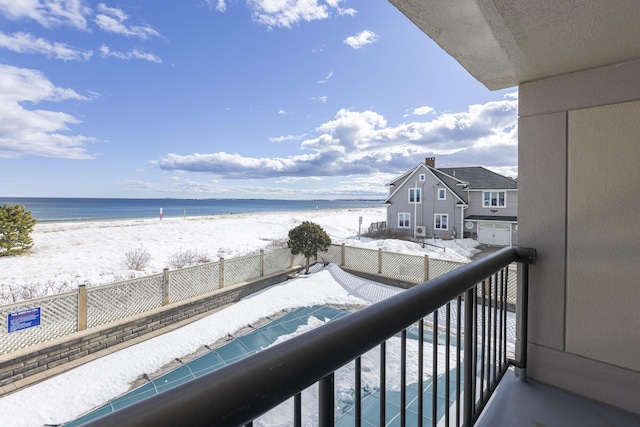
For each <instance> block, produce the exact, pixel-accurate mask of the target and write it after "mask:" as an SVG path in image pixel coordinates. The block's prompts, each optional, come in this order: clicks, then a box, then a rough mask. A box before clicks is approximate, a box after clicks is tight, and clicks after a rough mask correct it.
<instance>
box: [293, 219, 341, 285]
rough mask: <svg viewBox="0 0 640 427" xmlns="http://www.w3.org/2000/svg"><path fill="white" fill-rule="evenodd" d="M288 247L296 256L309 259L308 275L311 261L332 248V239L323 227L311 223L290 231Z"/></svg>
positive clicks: (304, 223) (307, 222) (305, 222)
mask: <svg viewBox="0 0 640 427" xmlns="http://www.w3.org/2000/svg"><path fill="white" fill-rule="evenodd" d="M287 245H288V246H289V248H290V249H291V253H292V254H294V255H298V254H302V255H304V257H305V258H306V259H307V269H306V274H309V259H310V258H311V257H317V256H318V252H326V251H328V250H329V246H331V238H330V237H329V235H328V234H327V233H326V232H325V231H324V229H323V228H322V227H320V226H319V225H318V224H315V223H313V222H310V221H304V222H303V223H302V224H300V225H299V226H297V227H295V228H292V229H291V230H289V241H288V242H287Z"/></svg>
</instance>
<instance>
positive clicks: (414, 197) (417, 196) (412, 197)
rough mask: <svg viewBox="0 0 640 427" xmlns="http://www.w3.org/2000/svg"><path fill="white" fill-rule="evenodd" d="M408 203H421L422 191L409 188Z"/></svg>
mask: <svg viewBox="0 0 640 427" xmlns="http://www.w3.org/2000/svg"><path fill="white" fill-rule="evenodd" d="M409 203H422V189H421V188H410V189H409Z"/></svg>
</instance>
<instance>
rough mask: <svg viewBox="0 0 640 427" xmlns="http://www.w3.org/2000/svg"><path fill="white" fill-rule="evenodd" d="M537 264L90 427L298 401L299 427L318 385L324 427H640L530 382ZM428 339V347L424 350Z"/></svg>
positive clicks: (420, 296) (456, 287) (243, 411)
mask: <svg viewBox="0 0 640 427" xmlns="http://www.w3.org/2000/svg"><path fill="white" fill-rule="evenodd" d="M535 258H536V255H535V250H533V249H522V248H515V247H507V248H504V249H501V250H499V251H497V252H495V253H494V254H492V255H490V256H488V257H486V258H483V259H481V260H478V261H476V262H474V263H472V264H469V265H466V266H464V267H461V268H460V269H458V270H455V271H452V272H450V273H448V274H445V275H443V276H440V277H438V278H435V279H433V280H430V281H429V282H425V283H423V284H421V285H418V286H416V287H414V288H411V289H409V290H407V291H405V292H402V293H400V294H398V295H396V296H393V297H391V298H389V299H387V300H384V301H382V302H380V303H377V304H374V305H372V306H369V307H367V308H364V309H362V310H359V311H357V312H354V313H351V314H349V315H347V316H344V317H341V318H339V319H336V320H334V321H332V322H330V323H328V324H326V325H324V326H322V327H319V328H317V329H314V330H312V331H310V332H308V333H305V334H303V335H300V336H297V337H295V338H292V339H290V340H289V341H286V342H284V343H281V344H279V345H276V346H273V347H270V348H267V349H266V350H263V351H262V352H260V353H257V354H255V355H253V356H249V357H247V358H246V359H243V360H240V361H238V362H236V363H234V364H231V365H228V366H225V367H223V368H221V369H219V370H217V371H214V372H211V373H209V374H205V375H203V376H202V377H199V378H197V379H194V380H192V381H190V382H188V383H185V384H182V385H180V386H177V387H176V388H173V389H171V390H168V391H166V392H163V393H161V394H158V395H156V396H153V397H150V398H148V399H146V400H143V401H140V402H139V403H137V404H134V405H132V406H129V407H126V408H123V409H121V410H119V411H117V412H114V413H111V414H109V415H106V416H104V417H102V418H99V419H97V420H95V421H93V422H91V423H89V424H87V425H91V426H106V425H119V426H143V425H144V426H146V425H156V426H159V425H191V426H197V425H202V426H205V425H229V426H237V425H252V423H253V421H254V420H256V419H257V418H259V417H260V416H261V415H262V414H264V413H265V412H267V411H269V410H270V409H272V408H274V407H276V406H277V405H279V404H280V403H282V402H284V401H287V400H289V399H292V402H290V403H289V404H290V405H291V407H292V408H293V410H292V411H291V412H292V414H291V419H290V420H288V421H286V423H287V425H295V426H300V425H302V411H303V405H302V400H303V397H302V391H303V390H305V389H307V388H308V387H309V386H312V385H315V384H317V399H316V402H314V409H313V411H314V412H317V424H318V425H320V426H333V425H340V426H345V425H356V426H359V425H363V426H371V425H383V424H384V425H400V426H404V425H410V426H413V425H417V426H422V425H432V426H438V425H439V426H449V425H455V426H461V425H464V426H471V425H479V426H502V425H504V426H518V425H525V426H527V425H533V426H535V425H545V426H549V425H558V426H566V425H581V426H600V425H608V426H610V425H613V426H631V425H640V419H639V418H637V417H635V416H633V415H630V414H627V413H624V412H620V411H616V410H614V409H612V408H610V407H606V406H604V405H600V404H598V403H595V402H591V401H587V400H585V399H582V398H578V397H576V396H573V395H570V394H568V393H565V392H562V391H560V390H557V389H554V388H551V387H548V386H545V385H543V384H540V383H537V382H526V381H525V378H526V365H527V358H526V355H527V348H526V343H527V338H526V332H527V319H528V314H527V295H528V276H529V273H528V271H529V265H531V264H534V263H535ZM513 262H517V263H519V264H520V273H519V274H520V277H519V286H520V300H519V302H518V313H517V319H519V320H520V321H519V322H518V323H517V330H518V334H517V336H518V339H517V340H516V341H515V343H513V341H510V340H509V339H508V336H507V325H508V323H509V322H508V321H507V316H508V315H510V316H511V315H512V314H510V313H508V305H507V302H506V301H507V299H506V297H507V286H508V283H507V281H508V276H509V275H508V274H507V268H508V266H509V265H510V264H511V263H513ZM458 308H459V309H458ZM440 319H444V320H443V321H442V320H440ZM534 320H535V319H534ZM390 339H394V340H395V342H396V343H397V342H399V343H400V344H399V348H400V364H399V372H392V371H391V370H389V369H388V368H387V369H380V370H379V377H380V379H379V386H378V387H376V388H375V390H370V389H365V388H364V387H363V386H362V373H363V371H364V370H363V368H362V367H363V363H362V361H363V355H365V354H366V353H368V352H369V353H368V354H369V357H370V355H371V352H372V351H373V354H374V355H375V356H376V357H378V358H379V359H378V360H379V366H383V367H384V366H388V365H387V363H386V358H387V354H388V351H387V343H388V342H389V341H390ZM409 341H411V342H412V343H413V344H415V343H418V345H417V352H418V355H417V358H416V361H415V364H414V362H409V361H408V360H410V359H411V358H409V357H408V356H407V354H408V351H407V348H408V346H409V344H408V343H409ZM427 343H431V344H433V345H431V344H430V345H431V348H432V351H428V352H425V347H426V348H428V346H426V345H425V344H427ZM439 350H440V351H439ZM443 354H444V355H448V357H447V356H443ZM439 358H440V360H438V359H439ZM442 359H444V360H442ZM345 365H349V366H351V367H353V369H352V370H353V379H352V384H353V385H352V388H351V390H352V393H353V395H352V398H351V403H350V404H349V405H347V406H346V407H345V406H344V405H342V404H341V405H340V406H341V407H340V409H339V410H338V411H337V410H336V406H337V404H338V403H337V401H336V390H335V387H334V385H335V378H336V371H338V370H339V369H340V368H342V367H344V366H345ZM416 365H417V366H416ZM443 366H444V367H443ZM515 369H517V370H518V372H519V375H520V378H516V377H515V376H514V370H515ZM409 371H411V372H412V373H417V375H413V374H411V375H410V374H409V373H408V372H409ZM576 375H579V372H578V373H576ZM410 377H411V379H410V380H408V379H409V378H410ZM389 384H392V387H391V388H390V387H389ZM418 390H422V391H423V392H421V393H418V392H417V391H418ZM391 400H393V404H390V401H391ZM380 402H386V403H387V404H385V405H382V404H380ZM304 408H305V409H304V410H306V409H307V406H305V407H304Z"/></svg>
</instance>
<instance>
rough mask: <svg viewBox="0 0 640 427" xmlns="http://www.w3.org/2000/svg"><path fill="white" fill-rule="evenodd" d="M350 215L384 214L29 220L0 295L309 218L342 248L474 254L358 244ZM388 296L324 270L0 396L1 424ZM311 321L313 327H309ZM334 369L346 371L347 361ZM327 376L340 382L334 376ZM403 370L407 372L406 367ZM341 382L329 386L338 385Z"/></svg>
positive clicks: (163, 258) (66, 406)
mask: <svg viewBox="0 0 640 427" xmlns="http://www.w3.org/2000/svg"><path fill="white" fill-rule="evenodd" d="M360 216H362V217H363V224H368V223H370V222H376V221H382V220H384V217H385V211H384V208H370V209H349V210H331V211H309V212H275V213H262V214H234V215H220V216H215V217H200V218H188V219H186V220H185V219H178V218H167V219H163V220H162V221H160V220H125V221H94V222H81V223H43V224H38V225H36V228H35V230H34V233H33V240H34V243H35V245H34V249H33V251H32V252H31V253H30V254H28V255H25V256H21V257H2V258H0V284H1V285H2V286H3V291H4V292H6V290H7V288H8V287H10V286H14V287H20V286H22V287H28V288H35V289H38V288H45V289H46V291H47V292H50V291H51V290H52V289H54V288H56V287H62V286H67V285H69V286H71V287H72V288H73V287H75V286H77V285H78V284H90V285H97V284H102V283H109V282H112V281H115V280H117V279H121V278H123V277H130V276H131V275H137V276H140V275H146V274H152V273H156V272H159V271H161V270H162V268H164V267H165V266H166V262H167V259H168V258H169V257H170V256H171V255H172V254H174V253H175V251H176V250H178V249H180V248H183V249H190V250H199V251H207V252H208V253H209V254H211V257H212V259H213V260H215V259H217V258H218V256H224V257H225V258H232V257H236V256H242V255H245V254H249V253H255V252H256V251H259V250H260V249H266V250H268V248H269V247H272V245H273V244H274V242H279V241H280V242H281V241H284V239H286V236H287V232H288V230H289V229H291V228H293V227H295V226H296V225H298V224H300V223H301V222H302V221H313V222H316V223H318V224H319V225H320V226H322V227H323V228H324V229H325V231H327V233H328V234H329V235H330V236H331V238H332V240H333V242H334V243H338V244H340V243H342V242H345V243H346V244H348V245H350V246H359V247H365V248H371V249H378V248H382V249H383V250H385V251H391V252H400V253H410V254H420V255H424V254H428V255H430V256H432V257H434V258H442V259H450V260H456V261H466V260H468V257H469V256H470V255H471V254H472V253H473V251H474V249H473V247H474V246H475V242H474V241H468V240H464V241H462V242H460V241H438V243H437V244H438V246H441V247H434V246H429V245H427V246H426V247H425V248H422V246H421V245H419V244H415V243H411V242H405V241H399V240H381V241H376V240H371V239H365V238H362V239H361V240H359V239H358V236H357V234H358V217H360ZM140 246H143V247H144V248H146V250H148V252H149V253H150V254H151V261H150V262H149V264H148V266H147V267H146V268H145V269H144V271H141V272H133V271H130V270H127V269H126V267H124V266H123V257H124V253H125V252H126V251H127V250H130V249H132V248H136V247H140ZM443 248H446V249H443ZM52 284H53V286H52ZM397 292H399V291H398V290H396V289H394V288H390V287H387V286H384V285H379V284H374V283H370V282H368V283H365V282H363V281H362V280H361V279H357V278H353V277H352V276H349V275H346V273H344V272H342V271H341V270H340V269H339V268H337V267H335V266H331V267H330V268H329V269H325V270H322V271H321V272H318V273H315V274H312V275H309V276H305V277H301V278H299V279H295V280H290V281H287V282H284V283H282V284H280V285H276V286H273V287H271V288H269V289H267V290H264V291H262V292H260V293H257V294H254V295H252V296H250V297H247V298H245V299H244V300H242V301H240V302H238V303H236V304H234V305H232V306H230V307H229V308H226V309H224V310H221V311H219V312H216V313H214V314H212V315H210V316H208V317H206V318H203V319H201V320H199V321H196V322H194V323H191V324H189V325H187V326H184V327H182V328H180V329H177V330H175V331H172V332H168V333H166V334H164V335H161V336H159V337H156V338H153V339H149V340H147V341H145V342H143V343H141V344H137V345H135V346H132V347H129V348H127V349H124V350H121V351H118V352H116V353H112V354H110V355H108V356H105V357H103V358H100V359H97V360H95V361H93V362H90V363H87V364H85V365H82V366H80V367H78V368H75V369H73V370H70V371H67V372H66V373H63V374H61V375H58V376H56V377H53V378H51V379H48V380H46V381H44V382H41V383H39V384H36V385H34V386H31V387H28V388H26V389H23V390H20V391H18V392H15V393H13V394H10V395H8V396H5V397H3V398H0V413H2V414H3V416H2V418H3V419H2V425H3V426H16V427H17V426H41V425H43V424H57V423H62V422H67V421H70V420H73V419H75V418H77V417H78V416H80V415H82V414H83V413H85V412H87V411H90V410H91V409H92V408H95V407H97V406H99V405H101V404H104V403H105V402H106V401H108V400H110V399H113V398H115V397H117V396H119V395H121V394H122V393H124V392H126V391H127V390H128V389H129V387H130V384H131V382H132V381H134V380H135V379H136V378H138V377H139V376H140V375H141V374H143V373H152V372H154V371H157V370H158V369H160V368H161V367H162V366H163V365H165V364H167V363H169V362H171V361H172V360H173V359H175V358H177V357H182V356H185V355H187V354H190V353H193V352H195V351H196V350H197V349H198V348H200V347H202V346H203V345H208V344H211V343H213V342H215V341H216V340H218V339H220V338H222V337H224V336H227V335H228V334H232V333H234V332H235V331H237V330H239V329H241V328H243V327H245V326H247V325H248V324H251V323H253V322H256V321H258V320H260V319H263V318H265V317H267V316H271V315H273V314H276V313H278V312H280V311H282V310H289V309H294V308H297V307H304V306H311V305H319V304H327V305H332V304H333V305H366V304H370V303H372V302H375V301H377V300H380V299H382V298H386V297H388V296H390V295H392V294H394V293H397ZM320 323H321V322H320ZM313 326H317V324H315V325H309V327H313ZM391 341H393V340H391ZM425 345H426V346H430V344H425ZM396 347H397V345H396V344H394V343H393V342H390V344H389V347H388V348H389V351H390V356H389V359H390V360H394V357H395V356H394V354H395V352H397V351H399V350H397V349H396ZM427 351H428V353H425V354H430V352H431V350H430V349H429V350H428V349H427V347H425V352H427ZM410 353H411V354H410V355H409V357H413V356H412V354H413V353H414V352H413V351H412V352H410ZM415 353H416V354H417V348H416V349H415ZM375 359H376V358H375V357H368V356H365V357H364V358H363V363H365V364H368V366H369V367H370V370H369V371H368V372H371V374H368V375H365V378H364V381H366V382H367V384H369V385H370V386H371V387H373V384H376V372H377V370H376V366H375V364H376V363H378V362H376V361H375ZM443 359H444V357H441V358H440V359H439V360H443ZM392 365H394V364H392ZM344 369H345V370H347V371H348V370H349V369H353V368H349V367H348V366H347V367H346V368H344ZM345 372H346V371H345ZM426 372H429V369H427V370H426ZM337 375H338V378H343V377H344V372H340V373H337ZM411 375H414V376H415V373H412V374H411ZM390 376H392V375H390ZM341 381H342V380H340V381H338V384H342V382H341ZM390 386H391V385H390ZM79 391H81V392H79ZM310 392H311V393H313V391H312V390H311V391H308V392H306V393H305V394H308V393H310ZM305 399H306V398H305ZM286 408H287V406H286V405H285V406H283V407H282V408H279V409H276V410H274V411H272V412H270V413H269V414H267V415H265V418H264V421H260V422H261V423H264V425H273V422H274V421H276V419H277V418H278V417H279V413H280V412H281V411H287V409H286ZM274 417H275V419H274ZM260 425H262V424H260Z"/></svg>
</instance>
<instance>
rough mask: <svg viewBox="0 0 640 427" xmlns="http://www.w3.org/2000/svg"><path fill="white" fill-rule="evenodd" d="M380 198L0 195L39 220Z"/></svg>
mask: <svg viewBox="0 0 640 427" xmlns="http://www.w3.org/2000/svg"><path fill="white" fill-rule="evenodd" d="M381 203H382V200H267V199H83V198H40V197H37V198H31V197H4V198H3V197H0V206H1V205H16V204H20V205H24V206H25V208H26V210H28V211H31V216H32V217H34V218H36V219H37V220H38V221H89V220H103V219H138V218H159V216H160V210H161V209H162V215H163V218H170V217H183V216H187V217H189V216H207V215H219V214H228V213H246V212H276V211H303V210H315V209H345V208H363V207H380V206H382V204H381Z"/></svg>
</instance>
